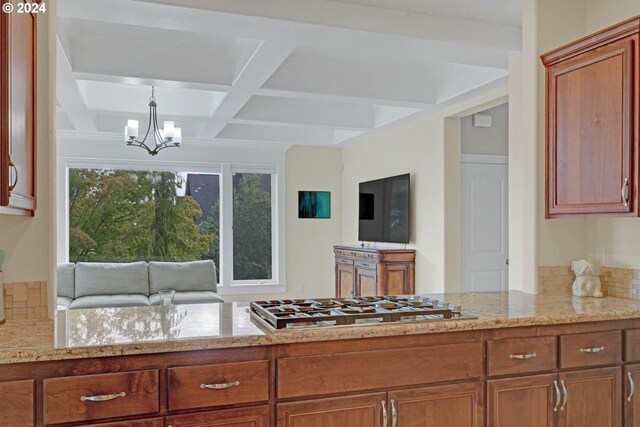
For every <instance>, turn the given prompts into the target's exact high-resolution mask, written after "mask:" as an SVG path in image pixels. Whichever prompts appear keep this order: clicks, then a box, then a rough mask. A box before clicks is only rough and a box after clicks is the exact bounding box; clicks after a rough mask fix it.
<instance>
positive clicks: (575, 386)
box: [558, 367, 622, 427]
mask: <svg viewBox="0 0 640 427" xmlns="http://www.w3.org/2000/svg"><path fill="white" fill-rule="evenodd" d="M559 379H560V385H561V386H562V390H563V392H564V397H563V403H562V404H561V407H560V411H559V422H558V426H559V427H584V426H598V427H618V426H620V425H622V407H621V405H620V402H621V401H622V368H620V367H614V368H600V369H588V370H581V371H573V372H565V373H561V374H560V375H559Z"/></svg>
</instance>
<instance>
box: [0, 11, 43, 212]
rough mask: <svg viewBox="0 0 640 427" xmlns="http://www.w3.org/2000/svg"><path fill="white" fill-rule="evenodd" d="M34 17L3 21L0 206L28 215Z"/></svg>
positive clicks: (33, 202) (0, 29)
mask: <svg viewBox="0 0 640 427" xmlns="http://www.w3.org/2000/svg"><path fill="white" fill-rule="evenodd" d="M2 3H5V1H3V2H2ZM14 3H15V2H14ZM35 17H36V15H32V14H29V13H12V14H6V13H3V14H1V17H0V32H1V33H2V55H1V58H2V63H1V67H0V70H1V71H0V74H1V77H0V80H1V84H0V105H1V108H0V206H9V207H13V208H16V209H21V210H24V211H25V212H24V213H26V214H31V213H32V211H33V210H35V207H36V199H35V185H36V184H35V159H36V157H35V138H36V128H35V123H36V102H35V88H36V68H35V66H36V18H35Z"/></svg>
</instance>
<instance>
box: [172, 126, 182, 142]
mask: <svg viewBox="0 0 640 427" xmlns="http://www.w3.org/2000/svg"><path fill="white" fill-rule="evenodd" d="M181 142H182V129H181V128H175V134H174V135H173V144H174V145H180V143H181Z"/></svg>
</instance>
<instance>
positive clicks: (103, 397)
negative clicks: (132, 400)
mask: <svg viewBox="0 0 640 427" xmlns="http://www.w3.org/2000/svg"><path fill="white" fill-rule="evenodd" d="M126 395H127V393H125V392H124V391H121V392H120V393H115V394H103V395H100V396H81V397H80V400H82V401H83V402H86V401H89V402H106V401H108V400H113V399H117V398H118V397H125V396H126Z"/></svg>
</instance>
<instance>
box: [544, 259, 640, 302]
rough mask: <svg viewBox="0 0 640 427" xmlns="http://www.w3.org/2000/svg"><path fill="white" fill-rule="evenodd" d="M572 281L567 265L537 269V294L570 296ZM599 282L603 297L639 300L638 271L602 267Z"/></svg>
mask: <svg viewBox="0 0 640 427" xmlns="http://www.w3.org/2000/svg"><path fill="white" fill-rule="evenodd" d="M574 280H575V275H574V274H573V271H571V267H570V266H568V265H567V266H552V267H549V266H544V267H538V293H539V294H571V286H572V285H573V281H574ZM600 281H601V282H602V292H603V293H604V295H605V296H612V297H623V298H638V299H640V269H639V270H636V269H631V268H616V267H602V268H601V269H600Z"/></svg>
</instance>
